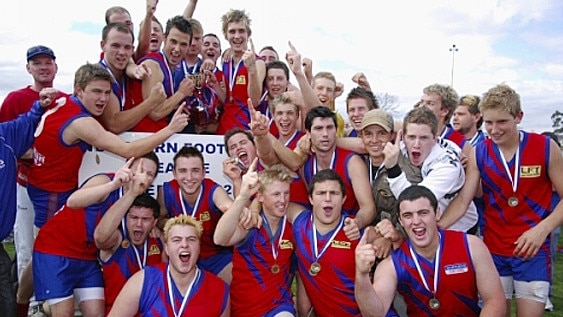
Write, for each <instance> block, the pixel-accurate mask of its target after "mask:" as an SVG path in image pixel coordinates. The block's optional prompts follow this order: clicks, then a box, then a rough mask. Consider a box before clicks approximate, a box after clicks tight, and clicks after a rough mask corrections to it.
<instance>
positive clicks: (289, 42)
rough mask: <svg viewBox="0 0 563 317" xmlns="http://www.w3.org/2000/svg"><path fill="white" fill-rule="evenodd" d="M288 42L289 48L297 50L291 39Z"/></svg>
mask: <svg viewBox="0 0 563 317" xmlns="http://www.w3.org/2000/svg"><path fill="white" fill-rule="evenodd" d="M287 44H289V49H291V50H292V51H294V52H297V49H295V46H293V44H292V43H291V41H288V42H287Z"/></svg>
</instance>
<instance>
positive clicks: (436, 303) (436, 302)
mask: <svg viewBox="0 0 563 317" xmlns="http://www.w3.org/2000/svg"><path fill="white" fill-rule="evenodd" d="M428 306H430V308H432V309H434V310H438V309H440V301H439V300H438V299H437V298H436V297H433V298H431V299H430V300H429V301H428Z"/></svg>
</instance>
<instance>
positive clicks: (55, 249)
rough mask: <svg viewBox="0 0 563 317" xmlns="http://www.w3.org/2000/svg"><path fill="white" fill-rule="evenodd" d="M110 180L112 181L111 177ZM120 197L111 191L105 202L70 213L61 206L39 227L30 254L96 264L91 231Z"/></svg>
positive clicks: (95, 251)
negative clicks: (89, 261) (49, 255)
mask: <svg viewBox="0 0 563 317" xmlns="http://www.w3.org/2000/svg"><path fill="white" fill-rule="evenodd" d="M109 176H110V177H111V178H113V175H112V174H110V175H109ZM119 197H120V190H119V189H118V190H114V191H112V192H111V193H110V194H109V196H108V198H106V199H105V200H104V201H102V202H100V203H96V204H93V205H90V206H88V207H85V208H78V209H73V208H70V207H68V206H67V205H64V206H63V207H62V208H61V209H60V210H59V211H58V212H57V213H56V214H55V215H54V216H53V217H52V218H51V219H49V221H47V222H46V223H45V224H44V225H43V227H41V230H39V233H38V235H37V238H36V239H35V244H34V246H33V251H37V252H41V253H46V254H51V255H58V256H63V257H68V258H71V259H77V260H91V261H96V260H97V255H98V249H97V247H96V244H95V242H94V230H95V229H96V226H97V225H98V223H99V222H100V220H101V219H102V216H103V215H104V214H105V213H106V212H107V211H108V209H109V208H110V207H111V206H112V205H113V203H114V202H116V201H117V200H118V199H119Z"/></svg>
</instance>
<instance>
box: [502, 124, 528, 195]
mask: <svg viewBox="0 0 563 317" xmlns="http://www.w3.org/2000/svg"><path fill="white" fill-rule="evenodd" d="M521 140H522V133H521V132H520V133H519V136H518V148H517V149H516V155H515V156H516V158H515V160H514V176H512V174H511V173H510V168H508V163H507V162H506V158H505V157H504V155H502V152H501V151H500V149H499V154H500V159H501V161H502V165H503V166H504V170H505V171H506V175H508V179H509V180H510V183H511V184H512V192H513V193H516V189H517V188H518V181H519V180H520V141H521ZM497 149H498V148H497Z"/></svg>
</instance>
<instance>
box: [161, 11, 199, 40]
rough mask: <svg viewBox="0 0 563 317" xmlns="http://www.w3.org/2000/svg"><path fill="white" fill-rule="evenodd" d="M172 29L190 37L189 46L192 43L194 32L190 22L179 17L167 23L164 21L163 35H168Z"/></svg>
mask: <svg viewBox="0 0 563 317" xmlns="http://www.w3.org/2000/svg"><path fill="white" fill-rule="evenodd" d="M172 28H177V29H178V30H179V31H180V32H182V33H188V34H189V35H190V44H191V43H192V38H193V36H194V30H193V28H192V24H191V23H190V21H188V20H186V19H185V18H184V17H183V16H181V15H177V16H175V17H172V18H170V19H168V21H166V31H165V32H164V35H168V34H169V33H170V30H171V29H172Z"/></svg>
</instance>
